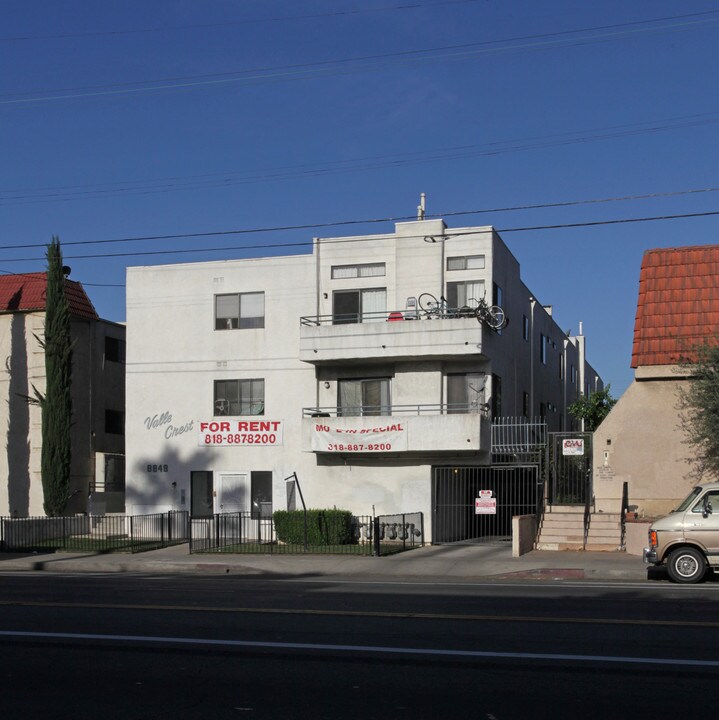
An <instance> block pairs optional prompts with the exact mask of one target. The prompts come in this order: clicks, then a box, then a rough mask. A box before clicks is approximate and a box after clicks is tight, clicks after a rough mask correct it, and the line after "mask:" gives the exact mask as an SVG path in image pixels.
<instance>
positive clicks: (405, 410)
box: [302, 403, 489, 418]
mask: <svg viewBox="0 0 719 720" xmlns="http://www.w3.org/2000/svg"><path fill="white" fill-rule="evenodd" d="M488 413H489V408H488V406H487V405H485V404H484V403H424V404H417V405H361V406H356V407H337V406H335V405H331V406H328V407H306V408H302V417H311V418H316V417H375V416H377V417H382V416H384V417H389V416H392V415H473V414H477V415H483V416H485V417H486V416H487V415H488Z"/></svg>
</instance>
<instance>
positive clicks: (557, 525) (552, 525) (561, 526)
mask: <svg viewBox="0 0 719 720" xmlns="http://www.w3.org/2000/svg"><path fill="white" fill-rule="evenodd" d="M549 529H552V530H557V531H562V530H581V531H582V532H584V523H577V522H543V523H542V530H549Z"/></svg>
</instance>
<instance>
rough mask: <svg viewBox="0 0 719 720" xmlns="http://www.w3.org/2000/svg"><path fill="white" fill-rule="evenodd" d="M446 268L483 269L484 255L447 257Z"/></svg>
mask: <svg viewBox="0 0 719 720" xmlns="http://www.w3.org/2000/svg"><path fill="white" fill-rule="evenodd" d="M447 270H484V255H461V256H458V257H448V258H447Z"/></svg>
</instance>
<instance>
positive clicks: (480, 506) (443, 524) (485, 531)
mask: <svg viewBox="0 0 719 720" xmlns="http://www.w3.org/2000/svg"><path fill="white" fill-rule="evenodd" d="M542 492H543V486H542V480H541V476H540V473H539V466H538V465H518V466H504V465H502V466H496V465H485V466H479V467H442V466H438V467H435V468H434V470H433V475H432V497H433V512H434V515H433V529H432V541H433V542H434V543H436V544H442V543H472V544H474V543H487V544H502V543H510V542H511V541H512V518H513V517H514V516H515V515H534V514H535V513H536V512H537V505H538V501H539V498H541V494H542Z"/></svg>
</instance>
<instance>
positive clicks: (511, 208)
mask: <svg viewBox="0 0 719 720" xmlns="http://www.w3.org/2000/svg"><path fill="white" fill-rule="evenodd" d="M713 192H719V187H706V188H694V189H691V190H673V191H669V192H659V193H645V194H643V195H622V196H613V197H606V198H591V199H584V200H563V201H556V202H549V203H535V204H527V205H507V206H504V207H494V208H482V209H478V210H476V209H475V210H453V211H450V212H445V213H438V214H437V215H434V216H432V217H437V218H445V217H458V216H464V215H486V214H489V213H501V212H517V211H520V210H546V209H549V208H563V207H575V206H578V205H598V204H603V203H611V202H626V201H630V200H649V199H657V198H669V197H681V196H686V195H698V194H702V193H713ZM414 219H415V217H414V215H402V216H397V217H384V218H362V219H354V220H336V221H330V222H321V223H304V224H298V225H274V226H265V227H257V228H238V229H233V230H210V231H202V232H195V233H176V234H166V235H141V236H134V237H125V238H112V239H103V240H70V241H68V242H63V243H62V245H63V247H68V246H71V245H105V244H111V243H130V242H147V241H150V240H180V239H189V238H200V237H221V236H226V235H252V234H260V233H270V232H289V231H291V230H318V229H320V228H330V227H348V226H352V225H369V224H377V223H391V222H402V221H409V220H414ZM507 232H513V231H512V230H507ZM303 244H304V243H303ZM309 244H311V243H309ZM46 246H47V243H29V244H28V243H20V244H15V245H0V250H17V249H20V248H23V249H24V248H34V247H43V248H44V247H46ZM267 247H271V246H267Z"/></svg>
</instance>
